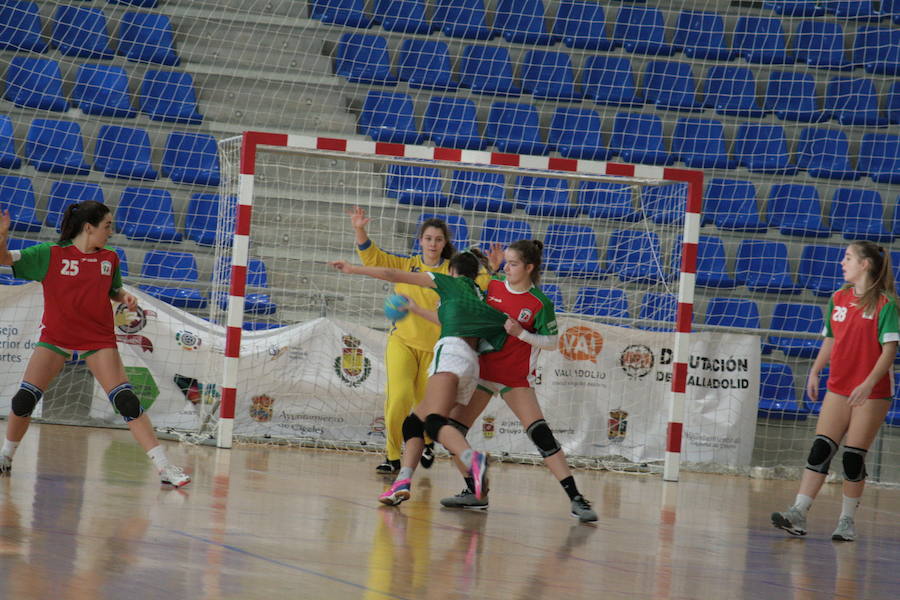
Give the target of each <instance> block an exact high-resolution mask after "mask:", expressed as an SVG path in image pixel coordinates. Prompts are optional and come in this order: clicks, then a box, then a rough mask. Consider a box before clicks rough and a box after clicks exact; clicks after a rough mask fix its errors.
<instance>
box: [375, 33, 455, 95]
mask: <svg viewBox="0 0 900 600" xmlns="http://www.w3.org/2000/svg"><path fill="white" fill-rule="evenodd" d="M397 77H398V78H399V79H400V81H405V82H406V83H407V84H408V85H409V87H411V88H413V89H417V90H448V91H453V90H455V89H456V88H458V87H459V83H457V82H456V81H455V80H454V79H453V68H452V67H451V66H450V52H449V50H448V49H447V44H445V43H444V42H440V41H435V40H421V39H417V38H414V39H408V40H403V43H402V44H400V55H399V58H398V59H397ZM370 93H371V92H370Z"/></svg>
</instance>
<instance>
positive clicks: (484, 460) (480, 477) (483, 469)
mask: <svg viewBox="0 0 900 600" xmlns="http://www.w3.org/2000/svg"><path fill="white" fill-rule="evenodd" d="M487 468H488V453H487V452H478V451H477V450H476V451H474V452H472V466H470V467H469V475H471V476H472V479H473V480H474V481H475V499H476V500H481V499H482V498H483V497H485V496H487Z"/></svg>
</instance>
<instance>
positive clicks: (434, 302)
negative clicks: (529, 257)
mask: <svg viewBox="0 0 900 600" xmlns="http://www.w3.org/2000/svg"><path fill="white" fill-rule="evenodd" d="M356 251H357V253H359V258H360V260H362V263H363V264H364V265H366V266H367V267H389V268H392V269H400V270H403V271H409V272H411V273H419V272H425V271H430V272H432V273H443V274H444V275H449V274H450V261H449V260H442V261H441V264H439V265H437V266H434V267H431V266H428V265H426V264H425V261H423V260H422V255H421V254H416V255H413V256H399V255H397V254H391V253H390V252H385V251H384V250H382V249H381V248H379V247H378V246H376V245H375V243H374V242H373V241H372V240H369V241H367V242H366V243H365V244H361V245H358V246H357V248H356ZM489 281H490V275H489V274H488V272H487V271H484V272H483V273H481V274H480V275H479V276H478V280H477V282H478V285H479V286H480V287H481V288H482V289H485V288H486V287H487V284H488V282H489ZM394 290H395V291H396V293H398V294H403V295H404V296H406V297H408V298H409V299H410V300H412V301H413V302H415V303H416V304H418V305H419V306H421V307H422V308H425V309H428V310H437V306H438V295H437V292H435V291H434V290H433V289H431V288H425V287H421V286H418V285H411V284H408V283H398V284H396V285H395V286H394ZM440 332H441V328H440V326H439V325H437V324H435V323H432V322H431V321H429V320H427V319H423V318H422V317H420V316H418V315H414V314H410V315H408V316H407V317H406V318H404V319H400V320H399V321H397V322H396V323H395V324H394V329H393V330H391V335H393V336H396V337H398V338H399V339H400V340H402V341H403V343H404V344H406V345H407V346H410V347H411V348H416V349H418V350H425V351H427V352H431V350H432V349H433V348H434V344H435V342H437V340H438V337H439V335H440Z"/></svg>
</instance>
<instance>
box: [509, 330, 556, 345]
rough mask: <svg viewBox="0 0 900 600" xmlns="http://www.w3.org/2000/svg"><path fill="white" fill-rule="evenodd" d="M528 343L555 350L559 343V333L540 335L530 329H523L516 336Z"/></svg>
mask: <svg viewBox="0 0 900 600" xmlns="http://www.w3.org/2000/svg"><path fill="white" fill-rule="evenodd" d="M516 337H517V338H519V339H520V340H522V341H523V342H525V343H526V344H531V345H532V346H535V347H537V348H540V349H541V350H554V349H555V348H556V345H557V344H558V343H559V336H558V335H538V334H537V333H531V332H530V331H525V330H524V329H523V330H522V333H520V334H519V335H517V336H516Z"/></svg>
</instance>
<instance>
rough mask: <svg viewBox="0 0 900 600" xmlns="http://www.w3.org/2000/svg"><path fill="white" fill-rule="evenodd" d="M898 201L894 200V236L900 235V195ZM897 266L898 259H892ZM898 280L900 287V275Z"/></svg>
mask: <svg viewBox="0 0 900 600" xmlns="http://www.w3.org/2000/svg"><path fill="white" fill-rule="evenodd" d="M897 200H898V201H896V202H894V215H893V219H891V223H892V225H891V232H892V233H893V234H894V237H895V238H897V237H900V210H897V207H898V206H900V197H898V199H897ZM891 262H892V263H893V265H894V267H895V268H897V269H900V265H897V263H896V261H893V260H892V261H891ZM895 279H896V280H898V281H897V285H898V287H900V277H896V278H895Z"/></svg>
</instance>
